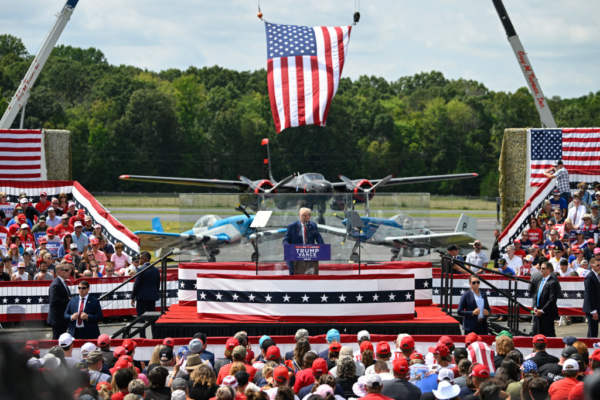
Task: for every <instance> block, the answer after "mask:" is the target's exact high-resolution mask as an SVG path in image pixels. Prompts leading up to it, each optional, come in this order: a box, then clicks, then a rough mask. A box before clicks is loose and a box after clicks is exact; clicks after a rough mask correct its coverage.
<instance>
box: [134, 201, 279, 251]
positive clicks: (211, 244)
mask: <svg viewBox="0 0 600 400" xmlns="http://www.w3.org/2000/svg"><path fill="white" fill-rule="evenodd" d="M236 210H237V211H240V212H242V213H243V214H244V215H236V216H233V217H228V218H221V217H219V216H218V215H212V214H207V215H204V216H202V217H200V219H198V221H197V222H196V223H195V224H194V227H193V228H192V229H190V230H189V231H186V232H183V233H168V232H165V231H164V229H163V227H162V224H161V222H160V218H158V217H156V218H154V219H153V220H152V231H137V232H134V234H135V235H136V236H137V237H139V238H140V248H141V250H142V251H155V252H157V256H160V254H161V253H166V252H169V251H171V250H172V249H174V248H177V249H179V250H180V251H182V250H201V251H203V253H204V255H205V256H206V259H207V260H208V262H216V257H217V256H218V255H219V254H220V253H221V248H222V247H224V246H231V245H238V244H240V243H243V242H245V241H246V240H247V241H250V242H251V243H252V244H253V246H254V249H255V252H254V253H253V254H252V261H256V258H257V257H258V255H257V252H256V249H257V247H256V243H258V242H260V241H262V240H265V239H267V238H269V239H277V238H280V237H281V238H283V236H284V235H285V232H286V229H285V228H281V229H272V230H260V231H257V230H256V229H255V228H253V227H251V225H252V222H253V221H254V215H250V214H248V213H247V212H246V209H245V208H244V207H241V206H238V207H237V208H236Z"/></svg>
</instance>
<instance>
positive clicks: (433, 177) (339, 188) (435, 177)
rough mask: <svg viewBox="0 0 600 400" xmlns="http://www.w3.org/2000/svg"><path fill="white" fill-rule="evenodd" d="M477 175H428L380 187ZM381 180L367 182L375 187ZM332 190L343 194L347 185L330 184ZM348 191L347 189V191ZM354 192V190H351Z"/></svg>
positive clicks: (395, 181)
mask: <svg viewBox="0 0 600 400" xmlns="http://www.w3.org/2000/svg"><path fill="white" fill-rule="evenodd" d="M477 176H478V175H477V174H475V173H468V174H450V175H430V176H409V177H406V178H392V179H390V180H389V182H387V183H385V184H384V185H382V186H394V185H408V184H410V183H423V182H435V181H447V180H453V179H469V178H476V177H477ZM379 181H381V179H375V180H369V182H371V183H372V184H373V185H376V184H377V183H378V182H379ZM332 186H333V189H334V190H335V191H336V192H345V191H346V188H347V184H346V183H345V182H336V183H332ZM348 190H349V189H348ZM352 190H354V189H352Z"/></svg>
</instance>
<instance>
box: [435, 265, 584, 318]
mask: <svg viewBox="0 0 600 400" xmlns="http://www.w3.org/2000/svg"><path fill="white" fill-rule="evenodd" d="M440 277H441V274H440V273H437V272H435V273H434V274H433V287H434V289H433V302H434V303H436V304H440V301H441V300H440V294H441V293H440V292H441V289H440V287H441V280H440ZM484 278H485V279H486V280H488V281H490V282H491V283H492V284H493V285H495V286H496V287H497V288H498V289H504V290H508V279H506V278H505V277H503V276H500V275H492V274H485V275H484ZM520 278H523V279H525V280H529V278H530V277H528V276H522V277H520ZM584 279H585V278H583V277H565V278H558V280H559V282H560V286H561V289H562V291H561V293H560V295H559V296H558V301H557V305H558V312H559V314H560V315H573V316H581V315H585V313H584V312H583V311H582V309H583V294H584V292H585V289H584V287H583V280H584ZM515 283H516V287H517V290H516V292H517V293H516V295H517V301H519V302H520V303H521V304H523V305H524V306H527V307H530V306H531V301H532V298H533V295H534V294H533V289H532V285H529V284H527V283H523V282H515ZM480 289H481V290H483V291H484V292H485V293H486V295H487V297H488V301H489V303H490V307H491V308H492V313H494V314H506V313H507V308H508V299H507V298H506V297H504V296H502V295H500V293H498V292H497V291H495V290H493V289H491V288H490V287H489V286H488V285H487V284H486V283H485V282H483V281H481V287H480ZM467 290H471V289H470V286H469V275H467V274H455V275H454V287H453V289H452V306H453V308H455V309H456V308H458V303H459V301H460V297H461V295H462V294H463V293H464V292H466V291H467ZM512 294H513V295H514V290H513V293H512ZM520 313H521V314H528V312H527V311H526V310H523V309H520Z"/></svg>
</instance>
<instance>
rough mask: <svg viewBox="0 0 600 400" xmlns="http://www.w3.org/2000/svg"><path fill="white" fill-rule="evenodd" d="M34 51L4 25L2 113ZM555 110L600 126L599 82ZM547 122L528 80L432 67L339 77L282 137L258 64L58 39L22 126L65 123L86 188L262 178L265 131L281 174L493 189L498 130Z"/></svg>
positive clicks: (468, 191) (554, 102)
mask: <svg viewBox="0 0 600 400" xmlns="http://www.w3.org/2000/svg"><path fill="white" fill-rule="evenodd" d="M32 57H33V56H32V55H30V54H29V53H28V52H27V49H26V48H25V46H24V45H23V43H22V41H21V40H20V39H19V38H17V37H14V36H12V35H0V94H1V96H0V115H1V114H2V113H4V110H5V109H6V106H7V104H8V101H9V100H10V98H11V97H12V96H13V95H14V93H15V90H16V89H17V87H18V85H19V83H20V81H21V80H22V79H23V77H24V76H25V73H26V71H27V69H28V68H29V65H30V63H31V60H32ZM549 106H550V108H551V110H552V112H553V114H554V116H555V119H556V120H557V123H558V125H559V126H565V127H585V126H599V125H600V112H599V111H600V92H596V93H590V94H589V95H586V96H582V97H580V98H576V99H561V98H559V97H554V98H552V99H551V100H549ZM18 123H19V119H18V118H17V120H15V123H14V124H13V128H18ZM539 126H540V122H539V116H538V114H537V112H536V109H535V105H534V102H533V99H532V97H531V95H530V93H529V91H528V90H527V88H525V87H523V88H520V89H518V90H517V91H515V92H514V93H505V92H494V91H491V90H489V89H487V88H486V87H485V85H484V84H483V83H480V82H477V81H474V80H469V79H457V80H452V79H447V78H446V77H444V75H443V74H442V73H441V72H437V71H431V72H423V73H419V74H416V75H414V76H406V77H400V78H399V79H398V80H396V81H392V82H389V81H387V80H385V79H383V78H380V77H375V76H366V75H364V76H361V77H360V78H358V79H357V80H354V81H353V80H351V79H349V78H343V79H341V81H340V84H339V88H338V92H337V94H336V96H335V98H334V99H333V102H332V105H331V109H330V113H329V118H328V121H327V126H326V127H314V126H307V127H300V128H293V129H288V130H285V131H283V132H282V133H280V134H279V135H276V134H275V129H274V124H273V118H272V115H271V107H270V103H269V94H268V89H267V73H266V70H264V69H261V70H257V71H233V70H228V69H225V68H221V67H219V66H212V67H203V68H198V67H193V66H192V67H189V68H188V69H187V70H185V71H181V70H178V69H168V70H165V71H160V72H153V71H148V70H144V69H140V68H137V67H134V66H129V65H118V66H117V65H111V64H109V62H108V60H107V59H106V57H105V56H104V54H103V53H102V51H100V50H98V49H95V48H88V49H81V48H76V47H71V46H64V45H61V46H58V47H56V48H55V49H54V50H53V52H52V55H51V56H50V58H49V60H48V62H47V64H46V66H45V68H44V70H43V71H42V73H41V75H40V77H39V78H38V81H37V82H36V84H35V86H34V88H33V90H32V92H31V96H30V98H29V101H28V103H27V109H26V116H25V126H24V127H25V128H32V129H34V128H37V129H39V128H47V129H67V130H69V131H71V149H72V160H73V179H75V180H77V181H79V182H80V183H81V184H82V185H83V186H84V187H86V188H87V189H88V190H91V191H121V190H122V191H126V192H127V191H159V192H166V191H179V192H201V191H204V190H206V189H202V188H195V187H189V186H188V187H182V186H171V185H161V184H150V183H148V184H144V183H139V182H125V181H120V180H119V179H118V177H119V175H122V174H130V175H135V174H137V175H156V176H175V177H196V178H221V179H237V176H238V175H244V176H247V177H249V178H250V179H260V178H262V166H263V164H262V149H261V145H260V143H261V139H263V138H269V139H270V143H271V160H272V163H273V174H274V176H275V178H276V179H283V177H285V176H288V175H290V174H291V173H293V172H301V173H303V172H320V173H322V174H323V175H325V177H326V178H327V179H329V180H331V181H338V175H345V176H347V177H349V178H351V179H358V178H367V179H376V178H383V177H384V176H387V175H389V174H394V176H397V177H403V176H419V175H437V174H452V173H463V172H476V173H478V174H479V175H480V177H479V178H477V179H470V180H465V181H448V182H436V183H429V184H424V185H407V186H401V187H396V188H395V189H394V190H393V191H427V192H432V193H438V194H445V193H452V194H456V195H480V196H496V195H497V193H498V177H499V173H498V158H499V155H500V148H501V145H502V137H503V134H504V129H505V128H519V127H539ZM523 162H525V160H523Z"/></svg>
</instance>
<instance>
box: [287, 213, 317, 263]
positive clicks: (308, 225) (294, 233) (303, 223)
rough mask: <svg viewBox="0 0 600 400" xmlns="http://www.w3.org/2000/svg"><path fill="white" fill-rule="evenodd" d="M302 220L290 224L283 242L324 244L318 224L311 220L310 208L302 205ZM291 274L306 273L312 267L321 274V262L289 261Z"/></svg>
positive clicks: (300, 215) (300, 214)
mask: <svg viewBox="0 0 600 400" xmlns="http://www.w3.org/2000/svg"><path fill="white" fill-rule="evenodd" d="M298 214H299V217H300V220H299V221H296V222H293V223H291V224H289V225H288V227H287V232H286V233H285V237H284V238H283V244H284V245H286V244H324V242H323V236H321V234H320V233H319V229H318V228H317V224H315V223H314V222H312V221H311V220H310V217H311V211H310V208H306V207H302V208H301V209H300V210H299V212H298ZM287 265H288V269H289V270H290V275H294V274H296V275H306V274H307V272H309V270H310V269H313V270H314V274H315V275H318V274H319V263H318V262H317V261H311V262H305V261H288V262H287Z"/></svg>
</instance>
